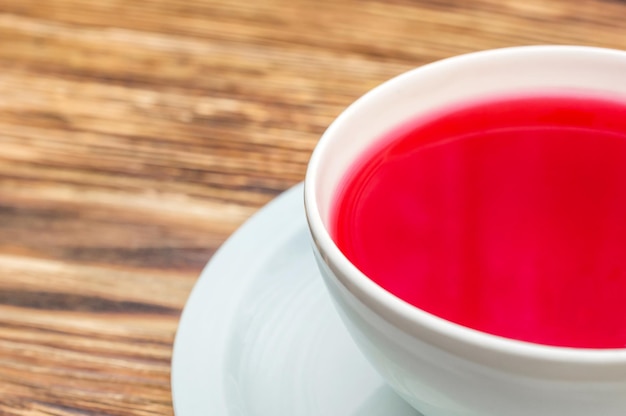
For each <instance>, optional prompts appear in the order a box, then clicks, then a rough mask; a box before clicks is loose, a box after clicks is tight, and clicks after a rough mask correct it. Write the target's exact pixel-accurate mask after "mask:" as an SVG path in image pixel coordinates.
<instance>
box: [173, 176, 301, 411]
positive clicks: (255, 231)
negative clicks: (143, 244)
mask: <svg viewBox="0 0 626 416" xmlns="http://www.w3.org/2000/svg"><path fill="white" fill-rule="evenodd" d="M298 196H299V197H298ZM303 204H304V202H303V184H302V183H300V184H297V185H295V186H293V187H292V188H291V189H289V190H287V191H285V192H283V193H282V194H280V195H279V196H278V197H276V198H275V199H273V200H272V201H270V202H269V203H268V204H267V205H265V206H264V207H263V208H261V209H260V210H259V211H258V212H257V213H255V214H254V215H253V216H252V217H250V218H249V219H248V220H247V221H246V222H245V223H244V224H243V225H242V226H241V227H239V229H237V230H236V231H235V232H234V233H233V234H232V235H231V236H230V237H229V238H228V239H227V240H226V242H225V243H224V244H223V245H222V246H221V247H220V248H219V249H218V250H217V252H216V253H215V254H214V256H213V258H212V259H211V260H210V261H209V263H208V264H207V265H206V266H205V268H204V270H203V271H202V273H201V274H200V277H199V278H198V281H197V282H196V284H195V285H194V287H193V289H192V291H191V293H190V295H189V298H188V299H187V303H186V305H185V307H184V309H183V312H182V314H181V317H180V320H179V325H178V329H177V331H176V337H175V340H174V345H173V352H172V367H171V389H172V401H173V407H174V413H175V414H176V416H205V415H207V414H216V415H220V416H222V415H227V414H228V413H229V410H228V406H227V404H226V402H225V400H224V391H223V390H224V388H223V380H222V379H221V377H222V371H221V367H220V366H221V362H220V359H219V357H223V356H224V354H225V353H226V351H225V349H226V347H227V342H225V340H226V339H228V335H229V332H228V331H229V323H230V322H231V321H232V319H233V318H234V317H235V315H236V311H237V307H238V305H239V302H238V300H239V299H238V296H241V291H237V290H235V289H237V288H239V287H241V286H243V285H244V284H245V282H246V279H247V277H248V276H250V275H251V274H253V272H254V269H255V268H256V267H258V266H259V261H262V259H263V257H264V252H265V251H267V250H270V249H271V248H270V247H269V246H270V245H268V244H265V238H264V237H263V236H266V235H271V236H272V239H275V238H280V236H278V235H277V233H281V232H283V233H284V232H286V230H284V229H283V230H276V227H275V226H276V224H275V219H276V218H280V219H281V221H282V220H283V219H284V217H285V216H296V217H297V216H302V218H304V207H303ZM287 231H288V230H287ZM250 236H259V238H250ZM247 258H250V259H252V261H245V259H247ZM255 260H256V261H255ZM224 294H228V295H227V296H225V295H224ZM207 304H210V305H212V306H211V307H210V308H207V307H206V305H207ZM216 310H219V311H221V312H220V314H219V316H216V314H215V311H216ZM198 328H202V331H198Z"/></svg>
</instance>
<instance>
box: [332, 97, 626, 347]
mask: <svg viewBox="0 0 626 416" xmlns="http://www.w3.org/2000/svg"><path fill="white" fill-rule="evenodd" d="M380 143H381V144H379V146H378V147H377V148H373V149H370V151H369V152H367V154H365V155H364V156H363V157H362V158H361V160H359V161H358V163H356V165H355V166H354V167H353V168H352V171H351V172H349V174H348V175H347V177H346V178H345V186H344V188H343V189H342V191H341V192H340V194H339V197H338V203H337V205H336V206H335V207H334V212H333V215H334V217H333V220H334V228H333V233H334V238H335V240H336V242H337V244H338V246H339V248H340V249H341V250H342V251H343V252H344V254H345V255H346V256H347V257H348V258H349V259H350V260H351V261H352V262H353V263H354V264H355V265H356V266H357V267H358V268H359V269H360V270H361V271H362V272H364V273H365V274H366V275H367V276H368V277H370V278H371V279H372V280H374V281H375V282H376V283H378V284H379V285H380V286H382V287H383V288H385V289H387V290H388V291H390V292H391V293H393V294H395V295H396V296H398V297H400V298H402V299H404V300H405V301H407V302H409V303H411V304H413V305H415V306H416V307H418V308H421V309H423V310H425V311H427V312H430V313H432V314H434V315H437V316H440V317H442V318H445V319H447V320H450V321H452V322H456V323H458V324H461V325H464V326H467V327H470V328H474V329H477V330H480V331H484V332H487V333H491V334H495V335H500V336H504V337H507V338H513V339H518V340H523V341H529V342H534V343H540V344H547V345H555V346H568V347H579V348H621V347H625V346H626V103H621V102H618V101H611V100H608V99H601V98H590V97H574V96H566V95H563V96H535V97H508V98H507V97H504V98H500V99H496V100H491V101H485V102H481V103H473V104H469V105H467V106H465V107H460V108H457V109H454V110H452V109H451V110H450V111H449V112H443V113H440V114H438V115H435V116H433V117H431V118H429V119H416V120H414V121H412V122H411V123H409V124H407V125H405V126H401V128H399V129H397V130H396V131H394V132H391V133H390V134H389V135H388V137H383V138H381V141H380Z"/></svg>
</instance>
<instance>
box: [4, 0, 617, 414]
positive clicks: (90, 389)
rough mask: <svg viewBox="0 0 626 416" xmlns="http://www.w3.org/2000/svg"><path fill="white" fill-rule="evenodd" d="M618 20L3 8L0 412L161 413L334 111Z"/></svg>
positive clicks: (219, 1) (576, 11)
mask: <svg viewBox="0 0 626 416" xmlns="http://www.w3.org/2000/svg"><path fill="white" fill-rule="evenodd" d="M625 16H626V3H624V2H620V1H617V0H615V1H611V0H586V1H585V0H581V1H576V2H574V1H569V0H552V1H550V0H546V1H540V0H477V1H461V0H456V1H455V0H430V1H418V0H415V1H411V0H390V1H383V0H363V1H336V0H321V1H317V0H310V1H306V0H258V1H249V0H236V1H233V0H214V1H211V0H195V1H194V0H191V1H183V0H152V1H149V0H144V1H140V0H99V1H91V0H47V1H41V0H0V415H76V414H93V415H160V414H162V415H171V414H172V406H171V395H170V385H169V375H170V358H171V351H172V341H173V339H174V334H175V331H176V326H177V322H178V318H179V315H180V312H181V310H182V308H183V306H184V304H185V300H186V298H187V296H188V294H189V291H190V290H191V288H192V286H193V284H194V281H195V280H196V278H197V276H198V274H199V272H200V270H201V269H202V267H203V266H204V264H205V263H206V262H207V261H208V260H209V259H210V258H211V255H212V254H213V253H214V251H215V250H216V249H217V248H218V246H219V245H220V244H221V243H222V242H223V241H224V240H225V239H226V238H227V237H228V235H229V234H230V233H231V232H233V231H234V230H235V229H236V228H237V227H238V226H239V225H240V224H241V223H242V222H243V221H244V220H245V219H246V218H247V217H248V216H249V215H251V214H252V213H254V212H255V211H256V210H257V209H258V208H260V207H261V206H262V205H263V204H265V203H266V202H267V201H269V200H270V199H272V198H273V197H275V196H276V195H277V194H279V193H280V192H281V191H283V190H285V189H287V188H288V187H290V186H291V185H293V184H295V183H297V182H299V181H301V180H302V179H303V176H304V171H305V167H306V163H307V159H308V157H309V154H310V152H311V150H312V148H313V146H314V145H315V143H316V141H317V139H318V137H319V136H320V134H321V133H322V132H323V130H324V129H325V127H326V126H327V125H328V124H329V123H330V122H331V120H332V119H333V118H334V117H335V116H336V115H337V114H338V113H339V112H340V111H341V110H342V109H343V108H344V107H345V106H346V105H348V104H349V103H350V102H351V101H353V100H354V99H355V98H357V97H358V96H360V95H361V94H363V93H364V92H366V91H367V90H368V89H370V88H372V87H373V86H375V85H377V84H379V83H380V82H382V81H383V80H385V79H388V78H390V77H392V76H394V75H396V74H398V73H401V72H403V71H405V70H408V69H409V68H412V67H415V66H418V65H421V64H423V63H426V62H430V61H433V60H436V59H439V58H443V57H447V56H451V55H455V54H459V53H463V52H468V51H474V50H479V49H486V48H494V47H501V46H509V45H520V44H541V43H574V44H588V45H600V46H607V47H615V48H624V49H626V23H624V17H625ZM268 416H270V415H268ZM331 416H332V415H331Z"/></svg>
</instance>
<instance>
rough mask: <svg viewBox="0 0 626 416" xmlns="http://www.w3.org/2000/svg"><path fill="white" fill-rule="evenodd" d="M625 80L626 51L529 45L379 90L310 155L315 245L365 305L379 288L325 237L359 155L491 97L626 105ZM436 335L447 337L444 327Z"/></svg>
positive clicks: (447, 64) (472, 57)
mask: <svg viewBox="0 0 626 416" xmlns="http://www.w3.org/2000/svg"><path fill="white" fill-rule="evenodd" d="M624 74H626V53H623V52H619V51H613V50H606V49H599V48H588V47H570V46H530V47H519V48H507V49H501V50H494V51H486V52H479V53H474V54H469V55H463V56H459V57H455V58H450V59H447V60H443V61H439V62H436V63H433V64H430V65H426V66H424V67H420V68H417V69H415V70H412V71H410V72H407V73H405V74H402V75H400V76H398V77H396V78H394V79H392V80H390V81H388V82H386V83H384V84H382V85H381V86H379V87H377V88H376V89H374V90H372V91H370V92H369V93H367V94H366V95H365V96H363V97H362V98H360V99H359V100H357V101H356V102H355V103H354V104H352V105H351V106H350V107H349V108H347V109H346V110H345V111H344V112H343V113H342V114H341V115H340V116H339V117H338V118H337V119H336V121H335V122H334V123H333V124H332V125H331V126H330V127H329V128H328V130H327V131H326V132H325V134H324V135H323V136H322V138H321V140H320V142H319V144H318V146H317V147H316V149H315V151H314V154H313V155H312V158H311V161H310V164H309V168H308V171H307V176H306V180H305V206H306V210H307V217H308V220H309V224H310V228H311V232H312V235H313V237H314V239H315V241H316V243H317V245H318V247H320V248H321V250H322V251H323V255H324V256H325V257H326V259H327V261H328V263H330V264H331V266H335V267H338V268H339V269H341V270H340V272H339V273H338V274H339V275H341V277H340V280H342V283H343V284H344V285H345V286H346V287H347V288H348V290H351V291H353V292H354V293H357V294H358V297H359V298H361V300H363V301H364V302H366V303H367V302H368V301H369V300H368V298H370V297H375V296H371V295H372V293H375V292H376V291H378V290H379V289H372V286H371V284H370V282H367V281H366V280H367V278H366V277H365V276H364V275H363V274H362V273H360V272H359V271H358V270H357V269H356V267H354V266H353V265H351V264H350V262H349V261H348V260H347V259H346V258H345V256H344V255H343V254H342V253H341V251H340V250H339V249H338V248H337V246H336V244H335V243H334V242H333V240H332V238H331V234H330V227H331V217H332V211H331V210H332V209H333V206H334V202H335V198H336V196H337V194H338V191H339V189H340V187H341V186H342V185H343V182H342V181H343V179H344V177H345V175H346V172H347V170H348V169H349V168H350V167H351V165H352V164H353V163H354V162H355V160H357V159H358V158H359V156H360V155H362V154H363V153H364V152H365V151H367V150H368V149H370V148H371V147H372V146H373V145H374V144H375V143H376V141H377V140H379V139H380V138H381V137H384V136H385V134H386V133H388V132H389V131H391V130H393V129H394V128H396V127H397V126H400V125H402V124H403V123H405V122H406V121H407V120H410V119H413V118H416V117H419V116H420V115H428V114H431V113H436V112H438V110H440V109H442V108H447V107H451V106H454V105H455V104H458V103H463V102H472V101H475V100H483V99H485V98H488V97H491V96H502V95H514V94H531V93H534V92H541V93H546V92H549V91H563V90H566V91H580V92H582V93H585V94H592V95H600V96H609V97H616V98H620V97H621V99H622V100H624V99H626V83H624V82H623V79H624ZM390 299H391V298H389V297H385V301H384V302H382V303H383V304H384V303H387V306H389V305H388V304H389V302H394V301H393V300H391V301H390ZM383 307H386V306H383ZM390 307H391V306H390ZM391 308H392V309H393V307H391ZM404 311H406V309H405V310H404ZM436 325H439V323H436ZM440 329H441V330H442V331H446V328H445V327H444V326H442V327H441V328H440Z"/></svg>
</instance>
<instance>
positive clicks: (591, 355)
mask: <svg viewBox="0 0 626 416" xmlns="http://www.w3.org/2000/svg"><path fill="white" fill-rule="evenodd" d="M535 53H550V54H559V53H560V54H563V53H566V54H572V53H574V54H585V55H587V56H598V55H602V56H605V57H606V56H613V57H619V58H621V59H626V52H624V51H620V50H615V49H608V48H599V47H591V46H574V45H532V46H515V47H507V48H499V49H491V50H485V51H479V52H471V53H467V54H463V55H458V56H454V57H451V58H446V59H442V60H439V61H435V62H433V63H429V64H426V65H423V66H420V67H417V68H415V69H412V70H409V71H407V72H405V73H402V74H400V75H398V76H396V77H394V78H391V79H390V80H388V81H385V82H383V83H382V84H380V85H379V86H377V87H375V88H374V89H372V90H370V91H368V92H367V93H365V94H364V95H363V96H361V97H360V98H358V99H357V100H356V101H354V102H353V103H352V104H351V105H349V106H348V107H347V108H346V109H345V110H344V111H343V112H342V113H341V114H340V115H339V116H338V117H337V118H336V119H335V120H334V121H333V122H332V124H331V125H330V126H329V127H328V129H327V130H326V131H325V132H324V134H323V135H322V137H321V138H320V140H319V142H318V144H317V145H316V147H315V149H314V151H313V153H312V155H311V158H310V161H309V164H308V167H307V171H306V176H305V181H304V205H305V212H306V216H307V221H308V224H309V229H310V232H311V234H312V236H313V239H314V241H315V243H316V244H317V246H318V248H320V251H321V252H322V256H323V257H325V258H327V259H328V260H329V263H330V264H332V267H333V268H335V269H336V270H337V271H338V272H339V273H338V274H341V277H339V276H335V277H336V280H338V281H339V283H340V284H341V286H343V287H344V288H345V289H347V290H348V291H349V292H350V293H351V294H352V295H354V296H355V297H356V298H357V299H358V300H360V302H362V303H363V304H364V305H365V306H367V307H368V308H370V309H373V310H375V311H376V312H377V313H378V314H379V315H380V316H381V317H382V318H383V319H385V320H387V321H388V322H391V323H392V324H394V325H396V326H399V325H398V323H401V324H400V325H401V326H402V327H401V328H399V329H400V330H402V331H404V332H409V333H413V334H417V333H418V332H419V331H423V330H426V331H429V332H430V333H434V334H436V335H437V339H439V340H444V339H445V340H450V341H452V340H454V341H455V342H456V344H457V347H458V348H464V347H470V348H471V349H474V350H475V349H479V350H483V351H485V352H487V353H489V352H493V353H498V354H502V353H504V354H507V355H509V356H516V357H518V358H520V359H528V360H533V361H548V362H558V363H562V364H572V365H593V364H602V365H607V364H622V365H624V364H626V347H624V348H607V349H599V348H578V347H563V346H552V345H545V344H538V343H532V342H527V341H520V340H516V339H512V338H505V337H502V336H499V335H493V334H489V333H487V332H482V331H479V330H476V329H472V328H469V327H465V326H462V325H459V324H456V323H454V322H451V321H448V320H446V319H444V318H441V317H438V316H436V315H433V314H431V313H429V312H426V311H424V310H422V309H420V308H418V307H416V306H414V305H411V304H409V303H408V302H406V301H404V300H402V299H400V298H399V297H396V296H395V295H393V294H391V293H390V292H388V291H387V290H386V289H384V288H382V287H381V286H379V285H378V284H376V283H374V282H373V281H372V280H371V279H369V278H368V277H367V276H366V275H365V274H364V273H362V272H361V271H360V270H359V269H358V268H357V267H356V266H355V265H353V264H352V263H351V262H350V261H349V260H348V259H347V258H346V257H345V255H344V254H343V253H342V252H341V250H340V249H339V248H338V247H337V245H336V244H335V242H334V241H333V239H332V238H331V236H330V232H329V231H328V230H327V229H326V227H325V226H324V223H323V220H322V217H321V214H320V211H319V206H318V203H317V198H316V192H315V190H316V187H317V171H318V169H319V166H320V164H321V162H322V155H323V154H324V153H325V149H326V148H327V147H328V146H329V144H330V142H331V140H332V137H333V136H334V135H335V133H334V132H335V131H336V130H337V129H338V128H339V126H341V125H343V124H344V123H345V122H346V120H349V119H350V118H352V117H353V115H354V114H355V113H359V111H361V108H362V107H364V106H365V105H366V104H367V103H370V102H372V101H376V100H377V98H378V97H379V96H380V95H381V94H383V92H385V91H387V90H388V89H390V88H395V87H397V86H398V85H400V84H402V83H404V82H405V80H406V79H409V78H412V77H416V76H419V74H421V73H423V72H426V71H436V70H438V68H440V67H445V66H449V65H451V64H457V63H462V62H463V61H469V60H474V59H484V58H491V57H493V58H495V57H499V56H507V55H512V54H514V55H517V54H535ZM344 279H345V280H344ZM448 348H449V345H448ZM455 350H457V348H455Z"/></svg>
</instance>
